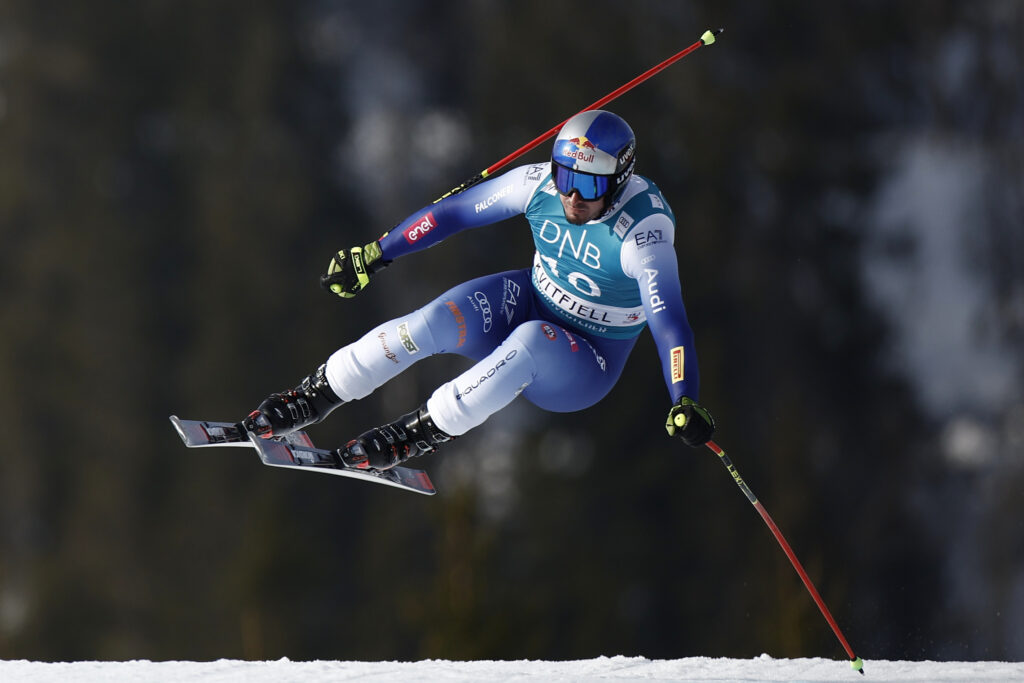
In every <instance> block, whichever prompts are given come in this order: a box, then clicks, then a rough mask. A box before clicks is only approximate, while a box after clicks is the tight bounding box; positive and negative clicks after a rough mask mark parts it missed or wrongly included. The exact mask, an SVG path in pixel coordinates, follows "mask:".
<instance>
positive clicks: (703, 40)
mask: <svg viewBox="0 0 1024 683" xmlns="http://www.w3.org/2000/svg"><path fill="white" fill-rule="evenodd" d="M724 30H725V29H723V28H720V29H716V30H714V31H710V30H709V31H705V32H704V35H702V36H701V37H700V40H698V41H697V42H695V43H694V44H693V45H690V46H689V47H688V48H686V49H685V50H681V51H680V52H677V53H676V54H674V55H672V56H671V57H669V58H668V59H666V60H665V61H663V62H661V63H660V64H658V65H657V66H654V67H651V68H650V69H648V70H647V71H645V72H643V73H642V74H640V75H639V76H637V77H636V78H634V79H633V80H631V81H630V82H628V83H626V84H625V85H622V86H619V87H618V88H616V89H615V90H613V91H611V92H610V93H608V94H607V95H605V96H604V97H602V98H601V99H599V100H598V101H597V102H594V103H593V104H592V105H590V106H589V107H586V108H584V109H581V110H579V111H578V112H577V114H582V113H583V112H585V111H590V110H591V109H600V108H601V107H603V106H604V105H606V104H608V103H609V102H611V101H612V100H614V99H615V98H617V97H618V96H619V95H622V94H623V93H625V92H628V91H629V90H632V89H633V88H635V87H636V86H638V85H640V84H641V83H643V82H644V81H646V80H647V79H649V78H650V77H651V76H653V75H654V74H656V73H658V72H659V71H662V70H663V69H665V68H667V67H669V66H671V65H673V64H675V63H676V62H678V61H679V60H680V59H682V58H683V57H685V56H686V55H688V54H690V53H691V52H693V51H694V50H696V49H697V48H699V47H701V46H703V45H710V44H711V43H713V42H715V38H716V37H717V36H718V35H719V34H721V33H722V31H724ZM575 115H576V114H573V116H575ZM569 118H572V116H570V117H569ZM568 120H569V119H565V121H568ZM565 121H562V122H561V123H559V124H558V125H557V126H555V127H554V128H552V129H551V130H549V131H547V132H546V133H541V134H540V135H538V136H537V137H535V138H534V139H533V140H531V141H530V142H528V143H526V144H525V145H523V146H522V147H520V148H519V149H517V150H516V151H514V152H512V153H511V154H509V155H508V156H507V157H505V158H503V159H500V160H498V161H496V162H494V163H493V164H491V165H490V166H488V167H487V168H485V169H484V170H482V171H480V172H479V173H477V174H476V175H475V176H473V177H472V178H470V179H469V180H467V181H466V182H464V183H462V184H461V185H459V186H458V187H456V188H453V189H452V190H451V191H449V192H448V193H447V194H445V195H443V196H441V197H438V198H437V199H435V200H434V202H433V203H434V204H437V203H438V202H439V201H441V200H442V199H444V198H445V197H450V196H451V195H453V194H458V193H460V192H462V191H463V190H468V189H469V188H470V187H472V186H474V185H476V184H477V183H479V182H480V181H481V180H483V179H484V178H487V177H489V176H490V175H492V174H493V173H494V172H495V171H497V170H499V169H501V168H503V167H504V166H506V165H507V164H509V163H510V162H511V161H513V160H514V159H516V158H518V157H520V156H522V155H524V154H526V153H527V152H529V151H530V150H531V149H533V148H534V147H536V146H537V145H539V144H541V143H542V142H544V141H545V140H547V139H548V138H551V137H553V136H554V135H555V134H556V133H558V131H559V130H560V129H561V128H562V126H563V125H565Z"/></svg>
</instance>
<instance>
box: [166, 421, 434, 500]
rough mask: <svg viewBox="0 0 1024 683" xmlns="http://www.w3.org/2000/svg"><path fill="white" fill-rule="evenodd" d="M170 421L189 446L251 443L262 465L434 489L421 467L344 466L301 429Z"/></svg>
mask: <svg viewBox="0 0 1024 683" xmlns="http://www.w3.org/2000/svg"><path fill="white" fill-rule="evenodd" d="M171 424H172V425H174V429H175V430H176V431H177V432H178V435H179V436H180V437H181V440H182V441H183V442H184V443H185V445H186V446H188V447H189V448H205V447H210V446H243V447H253V448H255V449H256V453H257V454H258V455H259V457H260V460H261V461H262V462H263V464H264V465H269V466H270V467H286V468H290V469H293V470H303V471H306V472H319V473H321V474H336V475H338V476H341V477H349V478H350V479H360V480H362V481H369V482H372V483H374V484H384V485H385V486H393V487H395V488H400V489H404V490H406V491H412V492H414V493H420V494H423V495H425V496H432V495H434V494H435V493H437V491H436V490H435V489H434V484H433V483H432V482H431V481H430V476H429V475H428V474H427V473H426V472H424V471H423V470H417V469H412V468H409V467H394V468H392V469H390V470H382V471H378V470H359V469H355V468H352V467H345V466H344V465H343V464H342V463H341V460H340V459H339V458H338V455H337V453H336V452H334V451H328V450H323V449H321V448H316V447H314V446H313V441H312V439H310V438H309V435H307V434H306V433H305V432H301V431H300V432H294V433H292V434H288V435H286V436H283V437H274V438H273V439H263V438H260V437H258V436H256V435H255V434H252V433H250V432H248V431H246V430H245V429H243V428H242V426H241V425H240V424H237V423H234V422H212V421H209V420H182V419H181V418H179V417H178V416H176V415H172V416H171Z"/></svg>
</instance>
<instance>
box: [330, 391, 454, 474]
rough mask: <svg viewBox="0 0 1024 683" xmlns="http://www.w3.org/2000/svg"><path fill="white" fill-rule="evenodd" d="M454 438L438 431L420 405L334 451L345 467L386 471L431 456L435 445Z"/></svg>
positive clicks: (425, 408)
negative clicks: (420, 457)
mask: <svg viewBox="0 0 1024 683" xmlns="http://www.w3.org/2000/svg"><path fill="white" fill-rule="evenodd" d="M454 438H455V437H453V436H450V435H448V434H445V433H444V432H442V431H441V430H440V429H438V427H437V425H436V424H434V421H433V420H432V419H431V418H430V413H428V412H427V406H426V405H423V406H421V407H420V408H419V409H418V410H414V411H412V412H411V413H409V414H407V415H403V416H402V417H400V418H398V419H397V420H395V421H394V422H391V423H388V424H386V425H384V426H382V427H377V428H376V429H371V430H370V431H368V432H366V433H365V434H362V435H360V436H359V438H357V439H353V440H352V441H349V442H348V444H346V445H345V447H344V448H339V449H338V455H339V456H340V457H341V461H342V462H343V463H345V465H346V466H347V467H356V468H359V469H362V470H366V469H373V470H389V469H391V468H392V467H394V466H395V465H397V464H399V463H402V462H405V461H406V460H408V459H409V458H414V457H416V456H417V455H426V454H427V453H433V452H434V451H436V450H437V446H438V444H442V443H444V442H445V441H451V440H452V439H454Z"/></svg>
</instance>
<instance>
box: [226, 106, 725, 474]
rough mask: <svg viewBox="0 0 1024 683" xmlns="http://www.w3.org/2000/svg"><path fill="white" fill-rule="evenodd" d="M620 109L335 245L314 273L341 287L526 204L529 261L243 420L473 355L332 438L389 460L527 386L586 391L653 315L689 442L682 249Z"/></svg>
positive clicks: (342, 291)
mask: <svg viewBox="0 0 1024 683" xmlns="http://www.w3.org/2000/svg"><path fill="white" fill-rule="evenodd" d="M635 163H636V140H635V137H634V135H633V131H632V130H631V129H630V127H629V125H628V124H626V122H625V121H624V120H622V119H621V118H620V117H618V116H616V115H615V114H613V113H611V112H607V111H600V110H592V111H587V112H583V113H581V114H578V115H576V116H574V117H573V118H571V119H569V121H567V122H566V123H565V125H564V126H563V127H562V128H561V130H560V131H559V133H558V135H557V137H556V139H555V143H554V148H553V150H552V157H551V162H550V163H543V164H530V165H525V166H520V167H518V168H515V169H513V170H511V171H509V172H507V173H505V174H503V175H500V176H497V177H495V178H493V179H490V180H487V181H485V182H481V183H478V184H477V185H474V186H472V187H470V188H469V189H467V190H465V191H464V192H462V193H459V194H455V195H452V196H450V197H447V198H445V199H443V200H442V201H440V202H438V203H435V204H432V205H430V206H427V207H425V208H423V209H421V210H419V211H417V212H415V213H413V214H412V215H411V216H409V217H408V218H406V219H405V220H404V221H402V222H401V223H400V224H399V225H398V226H396V227H395V229H393V230H391V231H390V232H388V233H385V234H384V235H383V236H382V237H381V238H380V239H379V240H377V241H375V242H371V243H370V244H367V245H365V246H363V247H354V248H352V249H347V250H342V251H339V252H338V253H337V254H336V255H335V256H334V258H333V259H332V260H331V263H330V265H329V268H328V273H327V275H325V276H323V277H322V278H321V281H322V283H323V284H324V286H325V287H326V288H328V289H330V290H331V291H333V292H334V293H336V294H338V295H340V296H342V297H351V296H353V295H355V294H356V293H357V292H358V291H360V290H361V289H363V288H364V287H365V286H366V285H367V284H368V282H369V279H370V277H371V276H372V275H374V274H376V273H378V272H380V271H381V270H382V269H383V268H384V267H386V266H387V265H389V264H390V263H391V262H392V261H394V260H395V259H398V258H400V257H402V256H406V255H407V254H411V253H413V252H416V251H420V250H421V249H426V248H427V247H430V246H433V245H435V244H437V243H439V242H441V241H442V240H444V239H446V238H448V237H450V236H452V235H454V234H455V233H457V232H460V231H462V230H466V229H469V228H476V227H479V226H483V225H489V224H492V223H495V222H497V221H501V220H504V219H507V218H512V217H514V216H518V215H525V216H526V220H527V222H528V223H529V225H530V229H531V230H532V231H533V240H534V244H535V245H536V252H535V254H534V259H533V265H532V267H530V268H524V269H521V270H512V271H508V272H504V273H496V274H493V275H487V276H484V277H480V278H477V279H474V280H470V281H468V282H464V283H462V284H460V285H457V286H456V287H454V288H452V289H450V290H449V291H447V292H445V293H444V294H442V295H441V296H439V297H437V298H436V299H434V300H433V301H431V302H430V303H428V304H427V305H425V306H423V307H422V308H420V309H419V310H416V311H413V312H412V313H410V314H408V315H405V316H401V317H398V318H395V319H393V320H389V321H387V322H385V323H383V324H381V325H378V326H377V327H376V328H374V329H373V330H371V331H370V332H368V333H366V334H365V335H364V336H363V337H362V338H360V339H358V340H357V341H355V342H353V343H351V344H348V345H347V346H344V347H342V348H341V349H339V350H338V351H337V352H335V353H334V354H333V355H331V356H330V358H329V359H328V360H327V362H325V363H324V364H322V365H321V366H320V367H319V368H318V369H317V370H316V371H315V372H314V373H313V374H311V375H309V376H308V377H306V378H305V379H303V380H302V382H301V383H300V384H299V385H298V386H297V387H295V388H294V389H291V390H289V391H285V392H281V393H276V394H272V395H271V396H270V397H268V398H267V399H266V400H265V401H263V403H261V404H260V406H259V408H257V409H256V410H254V411H253V412H252V413H251V414H250V415H249V416H248V417H247V418H246V419H245V420H244V421H243V423H244V424H245V426H246V428H247V429H249V430H250V431H254V432H256V433H257V434H260V435H261V436H265V437H270V436H274V435H281V434H286V433H289V432H291V431H295V430H297V429H301V428H303V427H305V426H307V425H309V424H312V423H314V422H318V421H320V420H322V419H323V418H324V417H325V416H326V415H327V414H328V413H329V412H330V411H331V410H333V409H334V408H336V407H338V406H339V405H341V404H343V403H345V402H348V401H354V400H357V399H360V398H363V397H364V396H367V395H369V394H370V393H371V392H372V391H374V390H375V389H377V388H378V387H379V386H381V385H382V384H384V383H385V382H387V381H388V380H390V379H392V378H393V377H395V376H396V375H398V374H399V373H401V372H402V371H404V370H406V369H407V368H409V367H410V366H411V365H412V364H413V363H415V362H416V361H418V360H420V359H422V358H426V357H427V356H431V355H434V354H438V353H455V354H459V355H462V356H466V357H468V358H471V359H473V360H474V361H476V364H475V365H473V366H472V367H471V368H470V369H469V370H467V371H466V372H464V373H462V374H461V375H459V376H458V377H456V378H454V379H452V380H451V381H450V382H447V383H445V384H443V385H442V386H440V387H438V388H437V390H436V391H434V393H433V394H432V395H431V396H430V397H429V398H428V399H427V401H426V402H425V403H424V404H423V405H422V406H420V407H419V408H418V409H416V410H414V411H412V412H410V413H408V414H406V415H403V416H401V417H400V418H398V419H397V420H395V421H394V422H390V423H388V424H385V425H383V426H381V427H377V428H375V429H372V430H370V431H368V432H366V433H365V434H362V435H361V436H359V437H358V438H356V439H354V440H352V441H351V442H349V443H348V444H347V445H346V446H345V447H343V448H340V449H339V450H338V453H339V456H340V457H341V460H342V461H343V462H344V463H345V464H346V465H347V466H350V467H358V468H364V469H388V468H390V467H394V466H395V465H397V464H398V463H400V462H403V461H405V460H407V459H408V458H410V457H413V456H416V455H421V454H424V453H430V452H433V451H434V450H436V449H437V447H438V446H439V445H440V444H442V443H444V442H446V441H448V440H450V439H451V438H452V437H455V436H458V435H461V434H464V433H466V432H467V431H469V430H470V429H472V428H473V427H476V426H477V425H479V424H481V423H482V422H484V420H486V419H487V418H488V417H489V416H490V415H492V414H494V413H495V412H497V411H499V410H500V409H501V408H503V407H504V406H506V405H508V404H509V403H510V402H511V401H512V400H514V399H515V398H516V397H517V396H518V395H519V394H522V395H523V396H524V397H525V398H526V399H528V400H529V401H531V402H533V403H534V404H536V405H537V406H539V407H541V408H543V409H545V410H550V411H556V412H570V411H577V410H582V409H584V408H587V407H589V406H592V405H593V404H595V403H597V402H598V401H599V400H601V399H602V398H603V397H604V396H605V395H606V394H607V393H608V392H609V391H610V390H611V388H612V386H614V384H615V382H616V381H617V380H618V378H619V376H620V374H621V373H622V369H623V366H624V365H625V362H626V358H627V356H628V355H629V353H630V351H631V350H632V348H633V345H634V343H635V342H636V340H637V337H638V336H639V335H640V333H641V332H642V331H643V329H644V328H645V327H650V329H651V332H652V334H653V335H654V339H655V342H656V345H657V349H658V354H659V357H660V359H661V364H662V370H663V374H664V380H665V384H666V386H667V387H668V392H669V396H670V398H671V400H672V406H671V408H670V410H669V415H668V420H667V421H666V429H667V431H668V432H669V434H670V435H678V436H679V437H681V438H682V440H683V441H684V442H685V443H687V444H688V445H690V446H699V445H702V444H704V443H706V442H707V441H708V440H709V439H710V438H711V435H712V433H713V431H714V420H713V419H712V417H711V415H710V413H709V412H708V411H707V410H706V409H705V408H703V407H702V406H701V405H700V404H699V403H697V398H698V389H699V375H698V369H697V356H696V351H695V349H694V341H693V332H692V330H691V328H690V324H689V322H688V321H687V318H686V310H685V308H684V306H683V299H682V294H681V291H680V289H681V288H680V283H679V274H678V266H677V261H676V254H675V250H674V248H673V240H674V237H675V219H674V217H673V214H672V210H671V209H670V208H669V205H668V202H667V201H666V200H665V198H664V196H662V194H661V192H660V190H658V188H657V186H655V184H654V183H653V182H651V181H650V180H648V179H646V178H643V177H641V176H639V175H637V174H634V173H633V168H634V165H635Z"/></svg>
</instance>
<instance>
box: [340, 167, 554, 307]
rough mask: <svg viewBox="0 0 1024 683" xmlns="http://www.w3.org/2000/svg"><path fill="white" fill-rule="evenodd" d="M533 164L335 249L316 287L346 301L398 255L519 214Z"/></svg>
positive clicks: (532, 177)
mask: <svg viewBox="0 0 1024 683" xmlns="http://www.w3.org/2000/svg"><path fill="white" fill-rule="evenodd" d="M536 167H537V165H528V166H521V167H519V168H516V169H513V170H511V171H509V172H508V173H505V174H503V175H500V176H498V177H496V178H493V179H491V180H488V181H485V182H482V183H479V184H477V185H474V186H473V187H471V188H469V189H468V190H465V191H464V192H461V193H459V194H457V195H452V196H451V197H447V198H445V199H444V200H442V201H440V202H438V203H437V204H431V205H429V206H425V207H423V208H422V209H420V210H419V211H416V212H415V213H413V214H411V215H410V216H408V217H407V218H406V219H405V220H403V221H402V222H400V223H399V224H398V225H397V226H395V227H394V229H392V230H390V231H388V232H386V233H384V234H383V235H382V236H381V237H380V238H379V239H377V240H375V241H373V242H370V243H369V244H366V245H363V246H362V247H352V248H350V249H341V250H340V251H338V252H337V253H336V254H335V255H334V258H332V259H331V262H330V264H329V265H328V267H327V274H326V275H323V276H321V277H320V284H321V285H322V286H323V287H324V288H325V289H329V290H330V291H332V292H334V293H335V294H337V295H338V296H342V297H346V298H347V297H352V296H355V295H356V293H357V292H359V291H360V290H362V289H363V288H364V287H366V286H367V285H368V284H369V282H370V276H371V275H373V274H375V273H378V272H380V271H381V270H383V269H384V268H386V267H387V266H388V265H390V264H391V262H392V261H393V260H394V259H396V258H398V257H399V256H404V255H406V254H411V253H412V252H414V251H420V250H421V249H426V248H427V247H431V246H433V245H435V244H437V243H438V242H440V241H442V240H444V239H445V238H447V237H450V236H452V235H454V234H455V233H457V232H461V231H462V230H465V229H467V228H475V227H479V226H481V225H489V224H491V223H495V222H497V221H500V220H503V219H505V218H510V217H512V216H516V215H519V214H521V213H523V212H524V211H525V210H526V204H527V202H528V201H529V199H530V196H532V194H533V191H534V190H535V189H536V185H537V183H536V177H537V174H536V173H535V172H533V171H535V169H536Z"/></svg>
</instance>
